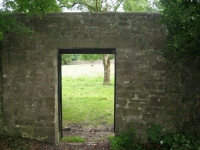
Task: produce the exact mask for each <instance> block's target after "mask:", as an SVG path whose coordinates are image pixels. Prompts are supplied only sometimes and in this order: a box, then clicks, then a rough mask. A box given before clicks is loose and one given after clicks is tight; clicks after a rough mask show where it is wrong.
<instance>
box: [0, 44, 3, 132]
mask: <svg viewBox="0 0 200 150" xmlns="http://www.w3.org/2000/svg"><path fill="white" fill-rule="evenodd" d="M0 62H2V43H1V42H0ZM2 94H3V91H2V63H0V135H2V134H3V126H2V123H3V122H2V121H3V109H2V108H3V97H2Z"/></svg>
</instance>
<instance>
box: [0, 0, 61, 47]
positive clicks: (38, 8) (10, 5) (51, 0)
mask: <svg viewBox="0 0 200 150" xmlns="http://www.w3.org/2000/svg"><path fill="white" fill-rule="evenodd" d="M2 6H3V7H2V8H0V43H1V41H2V38H3V32H6V31H9V32H15V33H23V34H29V33H32V31H31V30H29V29H28V28H26V27H25V26H24V25H23V24H22V23H20V22H18V21H17V20H16V19H15V18H13V16H12V14H13V13H15V12H21V13H25V14H27V15H28V16H33V15H37V16H38V17H42V16H43V15H44V14H45V13H48V12H59V11H61V8H59V6H58V5H57V3H56V0H4V1H3V3H2Z"/></svg>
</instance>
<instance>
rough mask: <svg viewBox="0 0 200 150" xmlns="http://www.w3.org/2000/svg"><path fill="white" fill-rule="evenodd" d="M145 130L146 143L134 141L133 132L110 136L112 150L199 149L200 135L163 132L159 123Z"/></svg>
mask: <svg viewBox="0 0 200 150" xmlns="http://www.w3.org/2000/svg"><path fill="white" fill-rule="evenodd" d="M133 131H134V130H133ZM146 131H147V135H148V142H147V143H135V142H134V141H136V139H135V136H134V135H135V134H136V133H135V132H134V134H131V133H132V132H130V133H127V134H121V135H119V136H117V137H114V138H110V143H111V148H112V150H199V148H200V136H196V137H195V136H191V135H187V134H184V133H182V134H178V133H174V134H169V133H164V132H163V128H162V127H161V126H159V125H152V126H150V127H149V128H147V130H146Z"/></svg>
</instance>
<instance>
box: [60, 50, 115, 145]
mask: <svg viewBox="0 0 200 150" xmlns="http://www.w3.org/2000/svg"><path fill="white" fill-rule="evenodd" d="M115 55H116V50H115V49H59V53H58V81H59V83H58V86H59V87H58V90H59V91H58V93H59V94H58V96H59V97H58V100H59V102H58V104H59V105H58V107H59V109H58V110H59V132H60V135H61V138H63V139H66V140H67V141H69V142H76V141H74V140H78V141H77V142H79V140H80V141H81V140H83V141H87V142H96V141H99V140H105V139H107V138H108V137H109V136H112V135H113V134H114V127H115V79H116V77H115V68H116V63H115ZM70 140H72V141H70Z"/></svg>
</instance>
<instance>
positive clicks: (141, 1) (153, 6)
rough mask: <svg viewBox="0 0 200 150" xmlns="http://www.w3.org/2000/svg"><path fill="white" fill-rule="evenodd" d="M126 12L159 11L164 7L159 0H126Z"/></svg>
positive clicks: (124, 5) (124, 3) (124, 6)
mask: <svg viewBox="0 0 200 150" xmlns="http://www.w3.org/2000/svg"><path fill="white" fill-rule="evenodd" d="M123 9H124V11H125V12H159V10H160V9H162V6H161V5H160V2H159V0H151V1H149V0H124V2H123Z"/></svg>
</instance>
